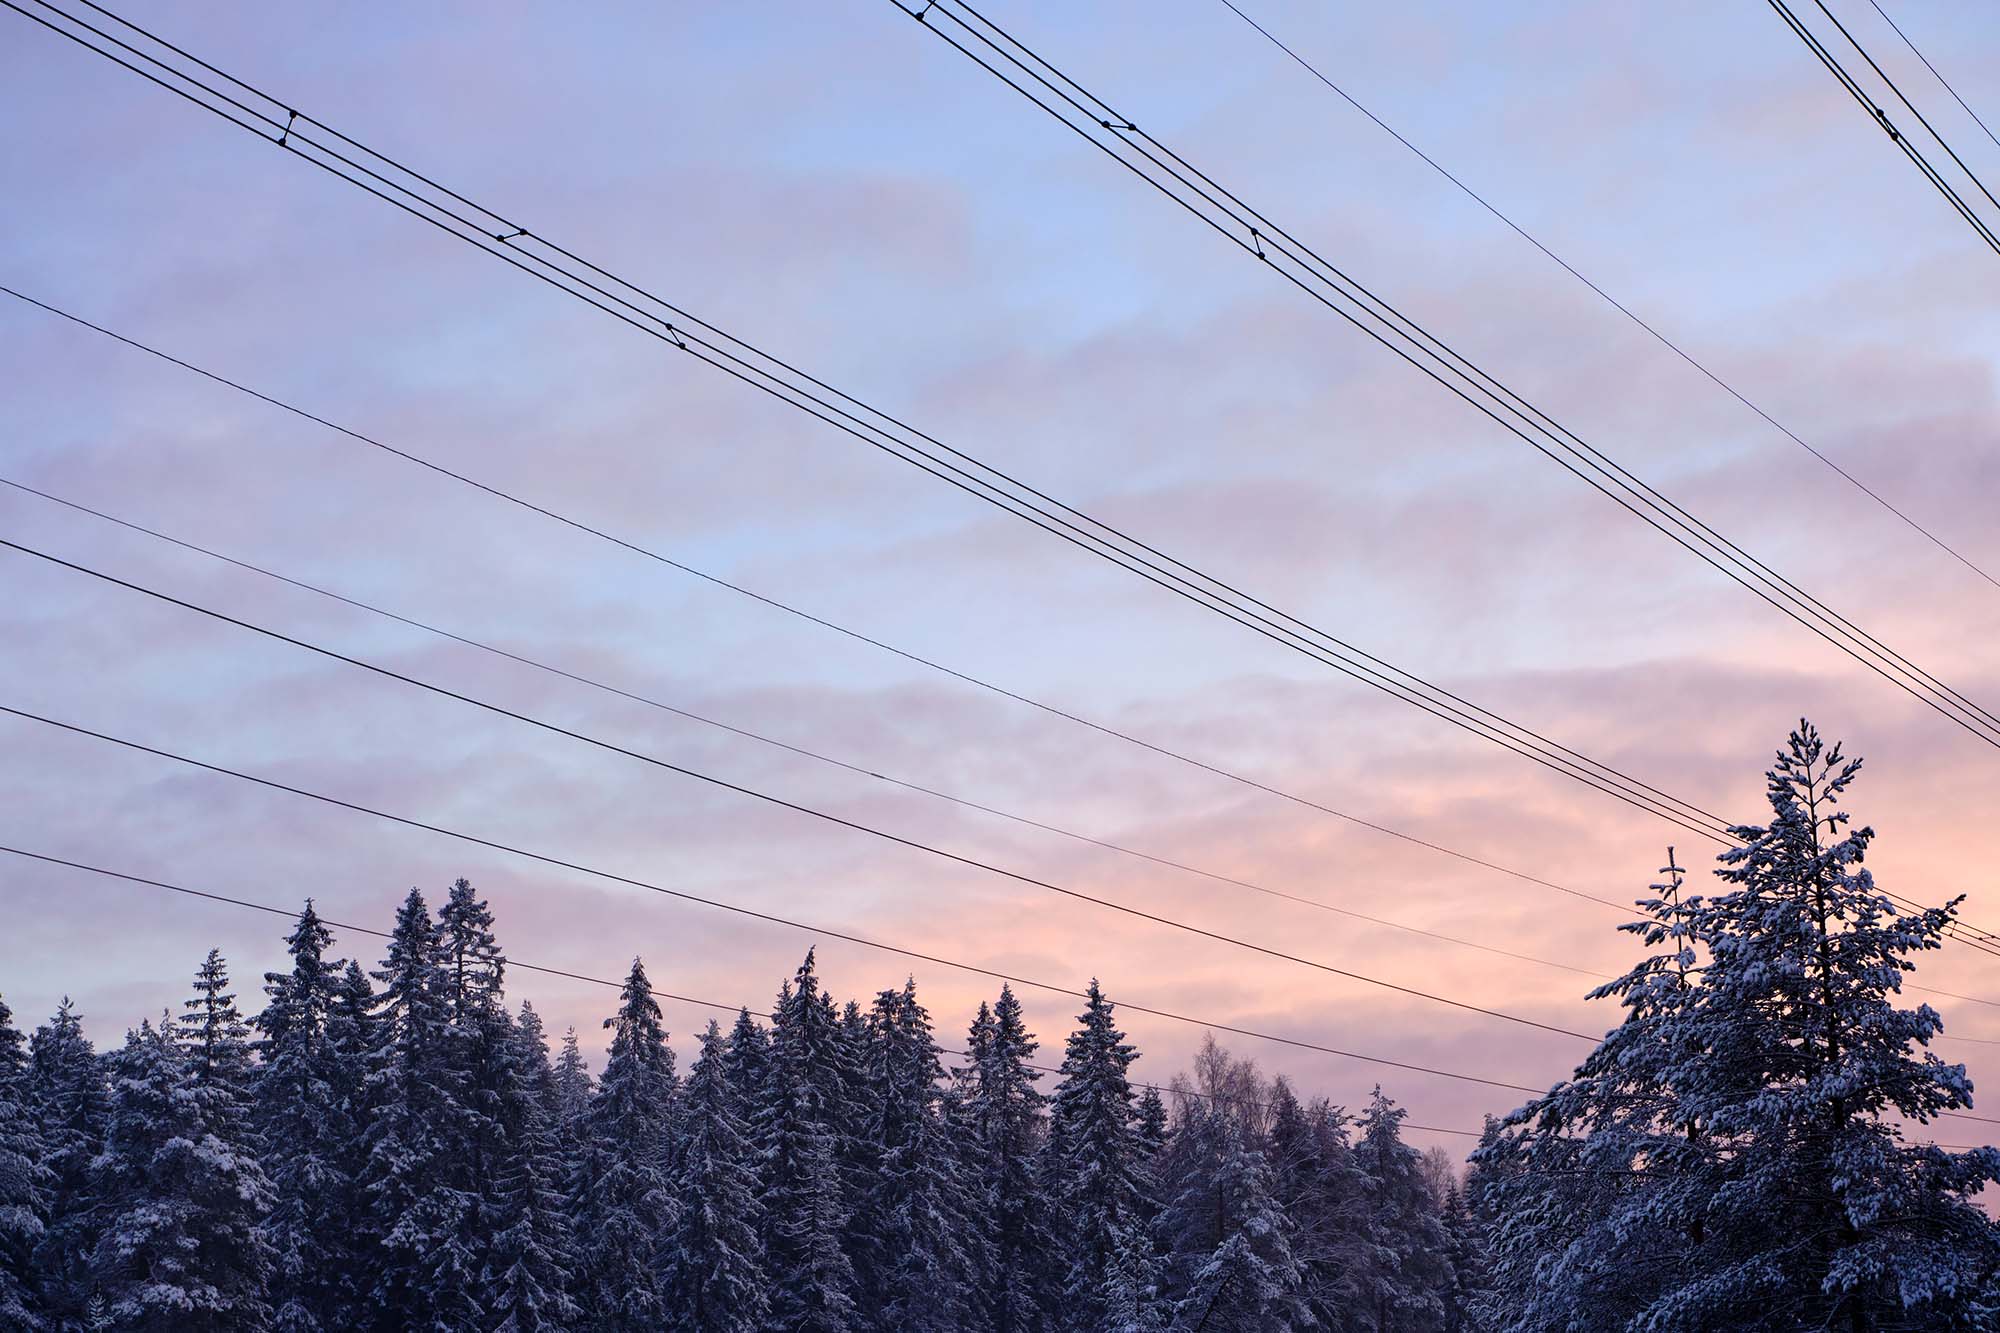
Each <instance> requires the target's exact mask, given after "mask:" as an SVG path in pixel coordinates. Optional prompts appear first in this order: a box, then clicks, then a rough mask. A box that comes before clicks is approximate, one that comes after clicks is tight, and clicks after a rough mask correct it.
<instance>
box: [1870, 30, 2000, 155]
mask: <svg viewBox="0 0 2000 1333" xmlns="http://www.w3.org/2000/svg"><path fill="white" fill-rule="evenodd" d="M1868 3H1869V4H1870V5H1872V6H1874V9H1875V12H1876V13H1877V14H1880V15H1881V16H1882V21H1883V22H1884V23H1886V24H1888V25H1889V26H1890V27H1891V28H1894V29H1895V31H1896V35H1897V36H1898V37H1900V38H1902V39H1903V45H1904V46H1907V47H1909V48H1910V54H1911V55H1914V56H1915V57H1916V58H1917V59H1919V60H1921V61H1923V62H1924V68H1925V69H1927V70H1929V71H1930V72H1931V77H1932V78H1934V79H1936V80H1937V81H1938V83H1939V84H1940V85H1942V86H1943V88H1944V90H1945V91H1946V92H1948V93H1950V94H1951V100H1952V101H1954V102H1956V103H1958V105H1959V107H1960V108H1961V109H1963V110H1964V112H1965V114H1966V115H1968V116H1971V117H1972V121H1973V123H1974V124H1975V125H1977V126H1979V128H1980V129H1981V130H1983V131H1985V133H1986V137H1987V138H1989V139H1992V140H1993V146H1994V147H1995V148H2000V136H1996V135H1995V134H1994V133H1993V130H1992V129H1991V127H1989V126H1988V125H1987V123H1986V122H1985V121H1984V120H1983V119H1981V118H1980V115H1979V113H1978V112H1977V111H1974V110H1973V109H1972V108H1971V107H1969V106H1967V105H1966V102H1965V99H1964V98H1963V97H1960V96H1959V95H1958V89H1956V88H1954V87H1952V86H1951V83H1950V82H1949V81H1948V80H1947V79H1946V78H1945V76H1944V75H1942V74H1940V73H1938V67H1937V66H1936V65H1933V64H1932V63H1931V58H1930V57H1929V56H1927V55H1925V54H1924V53H1923V52H1922V51H1920V50H1918V49H1917V44H1916V43H1915V42H1913V41H1911V40H1910V35H1909V34H1908V33H1906V32H1904V31H1903V29H1902V27H1901V26H1900V25H1899V24H1897V22H1896V20H1894V19H1892V18H1890V17H1889V11H1888V10H1886V9H1884V8H1882V6H1881V5H1879V4H1876V3H1875V0H1868Z"/></svg>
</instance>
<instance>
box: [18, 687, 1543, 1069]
mask: <svg viewBox="0 0 2000 1333" xmlns="http://www.w3.org/2000/svg"><path fill="white" fill-rule="evenodd" d="M0 713H4V714H6V715H8V716H11V717H17V718H21V719H23V720H24V721H28V722H38V723H41V724H42V725H44V726H48V727H53V728H55V729H56V730H59V731H64V732H68V733H70V734H71V735H75V736H83V737H87V738H89V739H91V740H99V741H104V742H106V743H107V744H110V745H116V746H119V747H120V748H122V749H127V750H131V751H134V752H136V753H140V754H149V755H153V756H154V757H156V758H160V759H168V760H172V761H173V762H175V763H179V764H185V765H187V766H188V767H190V768H198V769H202V770H203V771H205V772H209V773H215V774H218V775H220V776H222V777H228V778H235V779H238V780H240V781H243V782H249V783H254V784H255V785H257V786H259V787H265V788H268V789H270V790H272V791H282V792H286V793H288V794H290V795H293V796H299V797H303V798H305V799H306V800H311V801H318V802H320V803H321V804H324V805H329V806H333V807H335V808H338V809H342V810H348V811H351V812H353V813H355V814H362V815H368V816H370V817H372V818H375V819H380V820H384V821H386V822H388V823H392V824H398V825H401V826H402V827H404V828H413V829H417V830H420V831H422V832H425V833H434V834H437V835H438V836H439V837H444V838H450V839H453V840H454V841H457V842H463V843H466V844H468V845H470V846H475V847H484V848H486V849H488V850H490V851H497V852H504V853H506V854H507V855H509V856H518V857H520V858H521V859H523V860H527V861H533V862H536V863H538V864H540V865H546V866H551V867H554V868H555V869H558V870H567V871H570V872H572V873H575V874H579V875H587V876H590V877H591V878H593V879H601V880H604V881H605V882H606V883H611V884H622V885H625V886H627V887H628V888H635V889H644V890H646V891H647V892H649V893H657V894H661V895H663V896H665V897H668V898H675V899H678V900H680V901H682V902H690V903H694V904H696V905H698V906H703V907H712V908H715V909H716V910H718V911H722V912H728V913H731V914H732V915H736V916H743V917H748V918H751V919H752V920H757V921H763V922H766V923H768V924H771V925H779V926H785V927H788V928H790V929H793V930H799V931H803V932H805V933H807V934H810V935H814V936H821V937H824V938H827V939H835V940H841V941H844V942H845V943H848V944H857V945H860V946H861V947H862V948H865V949H875V950H878V951H880V952H882V953H891V954H896V955H897V956H899V957H903V958H910V959H914V960H916V961H918V962H924V963H933V964H936V965H937V966H939V967H949V968H951V969H953V970H955V971H960V972H966V973H970V974H972V975H974V976H982V977H987V978H990V979H992V980H994V981H1005V982H1008V983H1011V984H1012V985H1016V986H1028V987H1032V988H1033V989H1035V990H1040V991H1047V992H1049V993H1050V994H1055V995H1067V996H1070V997H1072V998H1075V999H1088V998H1089V995H1088V992H1086V991H1080V990H1078V989H1076V988H1075V987H1073V986H1062V985H1057V984H1056V983H1054V982H1047V981H1037V980H1034V979H1033V978H1031V977H1022V976H1016V975H1014V974H1013V973H1010V972H1002V971H999V970H997V969H995V968H990V967H981V966H979V965H977V964H975V963H962V962H959V961H957V960H956V959H952V958H946V957H943V956H942V955H939V954H932V953H925V952H923V951H921V950H918V949H910V948H906V947H904V946H902V945H898V944H890V943H887V942H885V941H882V940H875V939H870V938H868V937H867V936H865V935H856V934H853V933H852V932H849V931H843V930H832V929H828V928H825V927H821V926H814V925H810V924H808V923H806V922H802V921H796V920H793V919H792V918H790V917H784V916H779V915H777V914H776V913H773V912H762V911H758V910H757V909H755V908H750V907H743V906H740V905H738V904H735V903H728V902H724V901H722V900H720V899H717V898H707V897H703V896H701V895H700V894H696V893H691V892H688V891H686V890H684V889H672V888H668V887H666V886H665V885H662V884H656V883H653V882H651V881H649V880H643V879H638V878H636V877H634V876H631V875H620V874H617V873H615V872H613V871H609V870H599V869H596V868H595V867H592V866H587V865H583V864H581V863H580V862H576V861H568V860H564V859H563V858H561V857H557V856H550V855H548V854H546V853H542V852H535V851H530V850H528V849H527V848H525V847H516V846H513V845H512V844H509V843H504V842H500V841H498V840H496V839H492V838H482V837H480V836H478V835H477V834H472V833H465V832H461V831H459V830H456V829H449V828H445V827H444V826H443V825H440V824H431V823H426V822H425V821H423V820H420V819H414V818H411V817H409V816H407V815H398V814H393V813H391V812H389V811H387V810H379V809H376V808H374V807H372V806H367V805H362V804H361V803H359V802H357V801H349V800H344V799H342V798H340V797H338V796H329V795H326V794H325V793H322V792H316V791H312V790H310V789H308V788H305V787H299V786H295V785H293V784H291V783H286V782H280V781H278V780H277V779H275V778H267V777H260V776H258V775H257V774H254V773H249V772H245V771H243V770H241V769H234V768H229V767H226V766H225V765H222V764H215V763H210V762H209V761H207V760H205V759H197V758H194V757H193V756H191V755H185V754H180V753H177V752H175V751H172V750H167V749H163V748H161V747H159V746H154V745H147V744H145V743H143V742H141V741H135V740H129V739H126V738H125V737H122V736H114V735H111V734H110V733H108V732H102V731H94V730H92V729H91V728H89V727H85V726H81V725H79V724H77V723H74V722H64V721H62V720H60V719H58V718H52V717H45V716H43V715H42V714H39V713H33V712H30V711H28V710H26V709H22V708H15V707H12V706H10V705H7V704H0ZM1117 1003H1118V1005H1119V1007H1120V1008H1123V1009H1128V1010H1131V1011H1132V1012H1133V1013H1140V1014H1148V1015H1151V1016H1152V1017H1154V1018H1161V1019H1165V1020H1167V1021H1168V1022H1173V1023H1182V1024H1186V1025H1188V1026H1191V1027H1200V1028H1210V1029H1213V1030H1214V1031H1217V1032H1229V1033H1233V1034H1235V1035H1236V1036H1239V1037H1250V1038H1253V1039H1255V1040H1258V1041H1268V1042H1272V1043H1274V1044H1276V1045H1280V1046H1290V1047H1294V1048H1296V1049H1298V1050H1306V1051H1317V1052H1319V1053H1320V1054H1322V1055H1336V1056H1339V1057H1341V1058H1342V1059H1348V1060H1360V1061H1363V1062H1364V1063H1368V1064H1379V1065H1383V1066H1385V1067H1388V1068H1394V1069H1403V1070H1407V1071H1409V1072H1411V1073H1418V1074H1429V1075H1432V1076H1434V1077H1437V1078H1445V1079H1452V1080H1455V1081H1457V1082H1461V1083H1478V1084H1483V1085H1485V1086H1487V1087H1493V1088H1504V1089H1506V1090H1507V1091H1510V1092H1527V1093H1539V1092H1540V1091H1541V1089H1538V1088H1531V1087H1528V1086H1527V1085H1525V1084H1519V1083H1507V1082H1504V1081H1500V1080H1496V1079H1489V1078H1482V1077H1480V1076H1478V1075H1476V1074H1463V1073H1458V1072H1456V1071H1454V1070H1448V1069H1434V1068H1431V1067H1430V1066H1428V1065H1417V1064H1409V1063H1406V1062H1404V1061H1400V1060H1391V1059H1388V1058H1387V1057H1383V1056H1373V1055H1363V1054H1360V1053H1357V1052H1354V1051H1345V1050H1341V1049H1339V1048H1337V1047H1333V1046H1327V1045H1323V1044H1321V1043H1319V1042H1313V1041H1307V1040H1305V1039H1304V1038H1301V1037H1287V1036H1284V1035H1282V1034H1280V1033H1274V1032H1262V1031H1259V1030H1257V1029H1255V1028H1246V1027H1240V1026H1238V1025H1236V1024H1231V1023H1211V1022H1209V1021H1207V1020H1206V1019H1202V1018H1197V1017H1193V1016H1191V1015H1187V1014H1181V1013H1176V1012H1174V1011H1173V1010H1170V1009H1160V1008H1157V1007H1154V1006H1151V1005H1143V1004H1138V1003H1136V1002H1134V1001H1131V1000H1123V999H1121V1000H1118V1001H1117Z"/></svg>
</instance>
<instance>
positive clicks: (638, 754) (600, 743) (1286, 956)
mask: <svg viewBox="0 0 2000 1333" xmlns="http://www.w3.org/2000/svg"><path fill="white" fill-rule="evenodd" d="M0 548H5V549H7V550H11V551H15V552H18V553H20V554H22V555H28V556H32V557H34V558H35V559H38V560H42V561H46V562H47V563H49V564H52V565H56V566H59V567H61V568H63V569H68V570H70V571H72V572H74V573H78V574H84V575H87V576H89V577H91V578H94V579H97V580H99V581H101V582H104V583H109V584H112V585H114V586H116V587H120V588H123V589H125V590H126V591H128V592H136V593H139V594H141V595H143V596H146V597H151V598H153V599H154V600H156V601H160V602H164V603H166V604H168V605H170V606H175V607H179V608H180V609H182V610H184V611H192V612H194V613H195V614H197V615H202V616H207V617H208V618H209V619H211V620H216V621H219V622H221V623H223V624H226V625H231V626H234V627H235V628H237V629H241V630H246V631H248V632H250V633H252V634H257V635H261V636H263V637H264V638H267V639H271V640H273V641H274V642H278V643H283V644H286V645H287V646H289V647H293V648H299V649H303V650H304V651H306V652H310V653H314V654H316V655H318V656H320V657H324V658H326V659H328V660H329V661H334V662H340V663H342V664H344V665H346V666H351V667H356V668H359V669H360V670H363V671H367V672H370V673H371V674H374V675H377V676H380V677H382V678H384V679H386V680H393V681H397V682H399V683H401V684H404V685H409V686H411V687H413V688H415V689H419V690H423V691H425V692H426V693H430V694H435V695H438V696H440V697H442V698H446V699H452V700H455V701H457V702H459V703H462V704H466V705H468V706H470V707H473V708H477V709H480V710H482V711H484V712H488V713H492V714H494V715H495V716H498V717H504V718H508V719H510V720H511V721H515V722H520V723H522V724H524V725H526V726H531V727H534V728H536V729H538V730H541V731H546V732H549V733H550V734H552V735H557V736H562V737H566V738H567V739H570V740H574V741H578V742H580V743H582V744H584V745H589V746H591V747H593V748H595V749H599V750H603V751H605V752H607V753H610V754H617V755H623V756H624V757H626V758H628V759H634V760H637V761H638V762H640V763H642V764H647V765H650V766H651V767H654V768H658V769H662V770H664V771H666V772H669V773H676V774H679V775H680V776H682V777H686V778H693V779H694V780H695V781H697V782H703V783H706V784H708V785H709V786H711V787H716V788H719V789H721V790H723V791H728V792H733V793H735V794H736V795H739V796H747V797H750V798H751V799H753V800H757V801H762V802H764V803H765V804H767V805H773V806H777V807H779V808H780V809H784V810H790V811H792V812H793V813H795V814H801V815H806V816H808V817H810V818H813V819H817V820H820V821H821V822H823V823H827V824H833V825H835V826H837V827H840V828H844V829H848V830H850V831H852V832H855V833H865V834H868V835H869V836H871V837H875V838H880V839H881V840H883V841H884V842H891V843H894V844H896V845H898V846H900V847H905V848H908V849H909V850H911V851H916V852H922V853H924V854H926V855H928V856H933V857H936V858H938V859H940V860H943V861H949V862H951V863H953V864H956V865H961V866H965V867H967V868H969V869H973V870H979V871H983V872H985V873H986V874H989V875H996V876H999V877H1000V878H1003V879H1009V880H1013V881H1014V882H1015V883H1017V884H1023V885H1027V886H1029V887H1031V888H1038V889H1042V890H1044V891H1045V892H1049V893H1054V894H1058V895H1060V896H1062V897H1065V898H1070V899H1073V900H1075V901H1077V902H1085V903H1090V904H1092V905H1093V906H1096V907H1102V908H1104V909H1106V910H1107V911H1112V912H1117V913H1119V914H1120V915H1123V916H1129V917H1133V918H1135V919H1138V920H1142V921H1149V922H1152V923H1153V924H1155V925H1159V926H1164V927H1166V928H1168V929H1170V930H1178V931H1180V932H1182V933H1183V934H1188V935H1194V936H1197V937H1199V938H1202V939H1206V940H1210V941H1213V942H1215V943H1218V944H1227V945H1230V946H1232V947H1234V948H1239V949H1244V950H1247V951H1249V952H1251V953H1256V954H1261V955H1263V956H1264V957H1267V958H1274V959H1278V960H1280V961H1282V962H1289V963H1296V964H1298V965H1300V966H1302V967H1308V968H1312V969H1313V970H1315V971H1320V972H1325V973H1327V974H1329V975H1331V976H1338V977H1344V978H1346V979H1348V980H1350V981H1359V982H1363V983H1365V984H1368V985H1372V986H1378V987H1381V988H1382V989H1384V990H1391V991H1395V992H1397V993H1399V994H1403V995H1408V996H1411V997H1413V998H1416V999H1423V1000H1429V1001H1431V1002H1432V1003H1434V1004H1442V1005H1447V1006H1449V1007H1451V1008H1454V1009H1463V1010H1465V1011H1467V1012H1468V1013H1478V1014H1484V1015H1486V1016H1487V1017H1489V1018H1497V1019H1500V1020H1502V1021H1504V1022H1508V1023H1517V1024H1520V1025H1521V1026H1523V1027H1531V1028H1538V1029H1540V1030H1541V1031H1544V1032H1551V1033H1555V1034H1557V1035H1560V1036H1565V1037H1573V1038H1575V1039H1576V1040H1578V1041H1595V1040H1596V1038H1594V1037H1592V1036H1590V1035H1589V1034H1587V1033H1583V1032H1576V1031H1573V1030H1571V1029H1569V1028H1561V1027H1556V1026H1555V1025H1553V1024H1549V1023H1542V1022H1538V1021H1537V1020H1535V1019H1532V1018H1523V1017H1521V1016H1519V1015H1516V1014H1509V1013H1506V1012H1504V1011H1502V1010H1498V1009H1487V1008H1485V1007H1483V1006H1481V1005H1476V1004H1470V1003H1467V1002H1466V1001H1463V1000H1453V999H1450V998H1448V997H1446V996H1442V995H1437V994H1433V993H1432V992H1429V991H1423V990H1417V989H1415V988H1413V987H1409V986H1401V985H1398V984H1396V983H1395V982H1392V981H1383V980H1382V979H1380V978H1378V977H1371V976H1367V975H1365V974H1363V973H1360V972H1351V971H1348V970H1347V969H1345V968H1340V967H1335V966H1333V965H1332V964H1330V963H1323V962H1320V961H1318V960H1316V959H1312V958H1306V957H1303V956H1301V955H1298V954H1292V953H1287V952H1285V951H1284V950H1282V949H1274V948H1271V947H1269V946H1268V945H1262V944H1257V943H1255V942H1254V941H1251V940H1245V939H1241V938H1238V937H1236V936H1233V935H1225V934H1222V933H1221V932H1219V931H1213V930H1208V929H1205V928H1203V927H1201V926H1196V925H1192V924H1190V923H1188V922H1185V921H1179V920H1176V919H1175V918H1173V917H1169V916H1164V915H1162V914H1160V913H1157V912H1149V911H1146V910H1145V909H1144V908H1139V907H1131V906H1128V905H1126V904H1124V903H1118V902H1114V901H1112V900H1111V899H1109V898H1100V897H1097V896H1096V895H1095V894H1090V893H1085V892H1083V891H1082V890H1080V889H1072V888H1067V887H1065V886H1063V885H1061V884H1056V883H1054V882H1052V881H1049V880H1045V879H1037V878H1036V877H1034V876H1032V875H1026V874H1022V873H1021V872H1019V871H1014V870H1008V869H1006V868H1005V867H1002V866H999V865H995V864H993V863H992V862H989V861H982V860H980V859H978V858H977V857H972V856H964V855H961V854H959V853H957V852H952V851H947V850H945V849H944V848H942V847H934V846H932V845H931V844H929V843H926V842H921V841H919V840H917V839H915V838H906V837H903V836H902V835H901V834H897V833H891V832H889V831H888V830H887V829H880V828H876V827H874V826H873V825H871V824H864V823H861V822H860V821H858V820H852V819H846V818H843V817H842V816H840V815H836V814H833V813H832V812H830V811H826V810H820V809H817V808H816V807H813V806H809V805H805V804H802V803H800V802H797V801H788V800H786V799H785V798H783V797H781V796H773V795H771V794H770V793H769V792H764V791H759V790H758V789H757V788H755V787H750V786H746V785H744V784H742V783H737V782H731V781H729V780H727V779H726V778H719V777H716V776H715V775H714V774H712V773H704V772H702V771H701V770H700V769H695V768H689V767H688V766H686V765H685V764H677V763H674V762H672V761H671V760H667V759H662V758H660V757H659V756H658V755H652V754H647V753H646V752H644V751H642V750H635V749H631V748H629V747H627V746H623V745H619V744H616V743H615V742H612V741H607V740H602V739H600V738H598V737H595V736H591V735H588V734H587V733H585V732H581V731H575V730H572V729H571V728H569V727H564V726H561V725H558V724H557V723H554V722H548V721H545V720H543V719H541V718H538V717H535V716H533V715H531V714H528V713H523V712H519V711H517V710H515V709H511V708H507V707H504V706H502V705H500V704H496V703H492V702H489V701H487V700H485V699H480V698H476V697H474V696H473V695H469V694H461V693H459V692H458V691H457V690H452V689H448V688H446V687H445V686H442V685H436V684H433V683H431V682H429V681H425V680H419V679H418V678H417V677H415V676H410V675H405V674H404V673H402V672H400V671H396V670H393V669H391V668H389V667H385V666H381V665H378V664H376V663H374V662H369V661H366V660H365V659H362V658H359V657H351V656H349V655H348V654H346V653H342V652H338V651H336V650H334V649H332V648H327V647H323V646H321V645H319V644H316V643H311V642H309V641H307V640H305V639H301V638H298V637H296V636H294V635H290V634H285V633H282V632H280V631H278V630H274V629H270V628H267V627H265V626H263V625H258V624H255V623H254V622H252V621H248V620H244V619H242V618H240V617H237V616H232V615H229V614H227V613H226V612H222V611H216V610H214V609H212V608H209V607H205V606H202V605H201V604H199V603H197V602H191V601H188V600H186V599H185V598H180V597H175V596H173V595H172V594H170V593H164V592H160V591H159V590H158V589H155V588H148V587H146V586H145V585H143V584H139V583H134V582H132V581H130V580H128V579H121V578H119V577H117V576H116V575H113V574H107V573H105V572H103V571H102V570H97V569H92V568H90V567H89V566H88V565H82V564H78V563H76V562H75V561H71V560H65V559H63V558H62V557H60V556H56V555H51V554H49V553H48V552H46V551H39V550H36V549H35V548H34V547H32V546H25V545H23V544H21V543H19V542H16V541H11V540H8V539H6V538H4V537H0Z"/></svg>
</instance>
